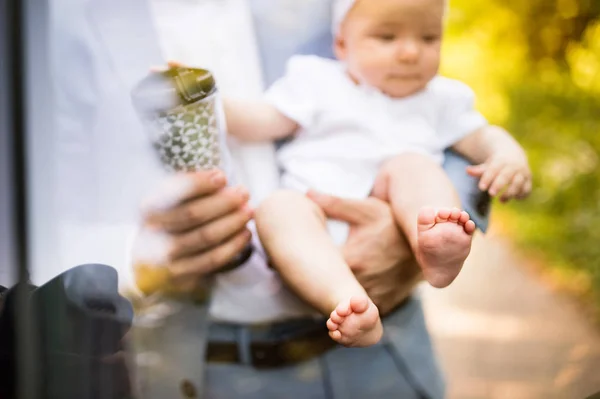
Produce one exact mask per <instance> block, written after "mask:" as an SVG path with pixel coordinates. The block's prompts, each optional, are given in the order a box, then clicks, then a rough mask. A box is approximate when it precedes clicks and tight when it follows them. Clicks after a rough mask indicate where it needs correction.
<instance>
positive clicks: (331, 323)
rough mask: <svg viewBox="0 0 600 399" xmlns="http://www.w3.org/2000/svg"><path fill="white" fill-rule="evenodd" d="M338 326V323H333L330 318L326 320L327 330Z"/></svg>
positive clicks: (333, 329) (332, 329) (335, 328)
mask: <svg viewBox="0 0 600 399" xmlns="http://www.w3.org/2000/svg"><path fill="white" fill-rule="evenodd" d="M338 328H339V324H337V323H334V322H333V321H332V320H331V319H329V320H327V329H328V330H329V331H335V330H337V329H338Z"/></svg>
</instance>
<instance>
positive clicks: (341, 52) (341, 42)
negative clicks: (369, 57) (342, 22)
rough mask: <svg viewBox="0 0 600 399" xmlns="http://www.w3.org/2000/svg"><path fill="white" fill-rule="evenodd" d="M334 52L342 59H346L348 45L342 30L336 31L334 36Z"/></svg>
mask: <svg viewBox="0 0 600 399" xmlns="http://www.w3.org/2000/svg"><path fill="white" fill-rule="evenodd" d="M333 53H334V54H335V57H336V58H337V59H338V60H340V61H344V60H346V56H347V47H346V39H345V38H344V35H343V34H342V33H340V32H338V33H336V34H335V36H334V37H333Z"/></svg>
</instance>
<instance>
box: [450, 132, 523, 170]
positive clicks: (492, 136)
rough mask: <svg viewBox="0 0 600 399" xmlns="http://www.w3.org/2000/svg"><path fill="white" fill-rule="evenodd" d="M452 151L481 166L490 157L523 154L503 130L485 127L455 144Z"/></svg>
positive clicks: (516, 143) (515, 142) (514, 141)
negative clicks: (501, 154)
mask: <svg viewBox="0 0 600 399" xmlns="http://www.w3.org/2000/svg"><path fill="white" fill-rule="evenodd" d="M452 149H453V150H454V151H456V152H457V153H458V154H460V155H462V156H464V157H465V158H467V159H468V160H469V161H471V162H472V163H473V164H481V163H484V162H485V161H486V160H488V159H489V158H490V157H491V156H492V155H494V154H497V153H499V152H503V153H515V152H518V153H523V155H525V153H524V152H523V149H522V148H521V146H520V145H519V143H518V142H517V141H516V140H515V139H514V138H513V137H512V136H511V135H510V134H509V133H508V132H507V131H506V130H504V129H503V128H501V127H498V126H492V125H490V126H486V127H484V128H481V129H479V130H478V131H476V132H475V133H473V134H470V135H469V136H467V137H465V138H464V139H462V140H461V141H459V142H458V143H456V144H455V145H454V146H453V147H452Z"/></svg>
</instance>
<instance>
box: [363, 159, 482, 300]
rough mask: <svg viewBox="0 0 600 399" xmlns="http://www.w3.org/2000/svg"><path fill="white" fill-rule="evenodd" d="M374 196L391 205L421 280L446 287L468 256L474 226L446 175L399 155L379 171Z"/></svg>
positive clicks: (435, 167) (425, 161)
mask: <svg viewBox="0 0 600 399" xmlns="http://www.w3.org/2000/svg"><path fill="white" fill-rule="evenodd" d="M373 194H374V195H376V196H378V197H382V199H385V200H387V201H389V202H390V203H391V204H392V209H393V212H394V216H395V217H396V221H397V222H398V224H399V226H400V227H401V228H402V230H403V231H404V233H405V234H406V237H407V240H408V242H409V243H410V245H411V248H412V249H413V252H414V254H415V257H416V259H417V261H418V262H419V264H420V265H421V267H422V269H423V274H424V276H425V279H426V280H427V281H428V282H429V283H430V284H431V285H432V286H434V287H437V288H443V287H446V286H448V285H449V284H450V283H452V281H454V279H455V278H456V276H457V275H458V273H459V272H460V270H461V268H462V266H463V263H464V261H465V260H466V258H467V256H468V255H469V252H470V251H471V241H472V238H473V233H474V231H475V223H473V221H471V220H470V218H469V215H468V214H467V213H466V212H464V211H461V210H460V206H461V205H460V200H459V198H458V195H457V194H456V191H455V190H454V187H453V186H452V183H451V182H450V179H449V178H448V176H447V175H446V173H445V172H444V170H443V169H442V168H441V167H440V166H439V165H437V164H436V163H435V162H433V160H431V159H430V158H428V157H426V156H423V155H417V154H404V155H400V156H398V157H396V158H394V159H392V160H391V161H390V162H388V163H387V164H386V165H385V166H384V167H383V169H382V170H381V173H380V175H379V176H378V180H377V182H376V185H375V187H374V190H373Z"/></svg>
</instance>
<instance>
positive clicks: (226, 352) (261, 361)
mask: <svg viewBox="0 0 600 399" xmlns="http://www.w3.org/2000/svg"><path fill="white" fill-rule="evenodd" d="M410 300H411V298H410V297H408V298H406V299H405V300H404V301H402V303H400V304H399V305H398V306H397V307H396V308H395V309H394V310H393V311H392V312H390V314H391V313H393V312H396V311H398V310H399V309H400V308H403V307H404V306H406V305H407V304H408V302H410ZM384 319H385V317H384ZM250 328H251V327H250ZM337 345H338V344H337V343H336V342H335V341H334V340H332V339H331V338H330V337H329V331H328V330H327V327H326V326H325V322H324V321H323V323H322V324H315V328H314V329H309V331H303V332H301V333H298V334H294V335H293V336H291V337H288V338H284V339H280V340H275V341H258V340H256V341H251V342H250V343H249V344H248V346H249V347H248V351H249V357H250V359H249V360H250V364H251V365H252V366H253V367H256V368H277V367H283V366H289V365H294V364H297V363H301V362H303V361H307V360H310V359H313V358H316V357H319V356H320V355H322V354H324V353H325V352H327V351H329V350H330V349H332V348H334V347H336V346H337ZM240 349H241V348H240V346H239V343H238V342H235V341H233V342H232V341H227V342H220V341H210V340H209V342H208V344H207V350H206V361H207V362H213V363H242V360H243V359H241V358H240Z"/></svg>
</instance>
